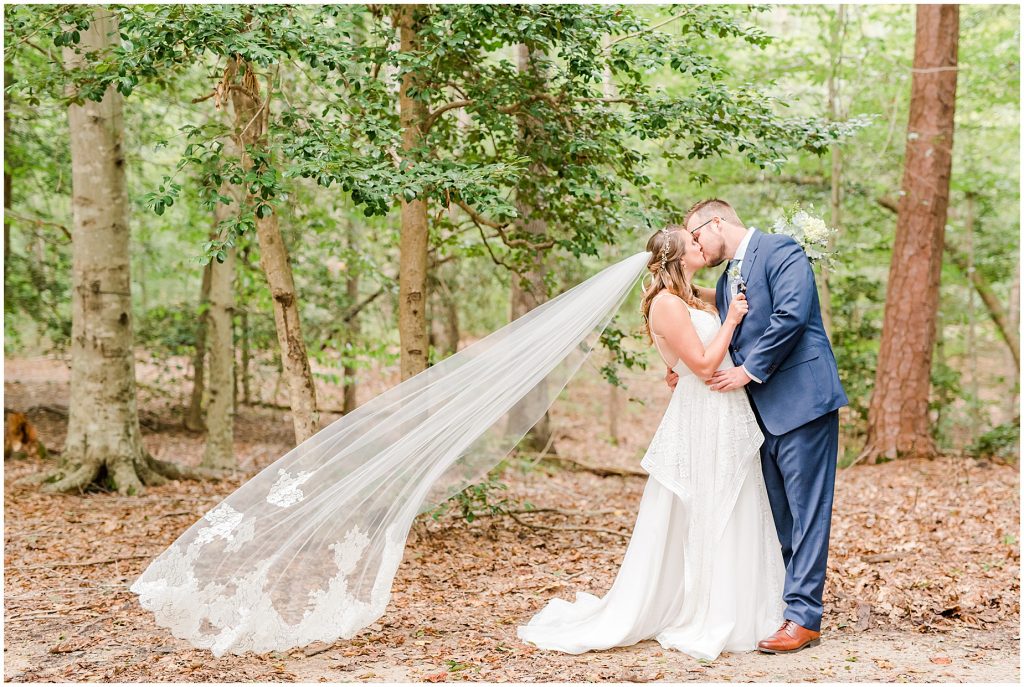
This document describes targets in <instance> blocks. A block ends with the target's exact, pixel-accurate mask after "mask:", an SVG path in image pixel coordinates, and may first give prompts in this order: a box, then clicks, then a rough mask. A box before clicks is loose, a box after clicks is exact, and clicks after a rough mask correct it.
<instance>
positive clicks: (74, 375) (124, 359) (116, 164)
mask: <svg viewBox="0 0 1024 687" xmlns="http://www.w3.org/2000/svg"><path fill="white" fill-rule="evenodd" d="M116 37H117V24H116V17H115V16H114V15H113V14H111V13H110V12H109V11H108V10H106V9H104V8H102V7H101V6H96V8H95V10H94V17H93V21H92V22H91V23H90V26H89V28H88V29H87V30H86V31H83V32H81V42H80V44H79V46H78V47H79V48H80V49H81V51H82V54H80V55H79V54H76V53H75V50H73V49H72V48H69V47H66V48H64V52H63V58H64V64H65V67H66V68H67V69H69V70H70V69H74V68H76V67H80V66H82V65H84V61H85V54H86V53H89V52H93V51H100V50H105V49H108V48H109V47H110V46H111V45H112V43H113V40H115V39H116ZM72 88H73V86H70V85H69V86H68V89H69V90H70V89H72ZM68 124H69V127H70V131H71V179H72V201H71V204H72V215H73V222H72V248H71V250H72V275H71V282H72V296H71V326H72V332H71V401H70V404H69V414H68V431H67V438H66V440H65V444H64V450H63V455H62V459H61V465H60V467H59V468H58V469H57V471H56V472H54V473H53V474H51V475H48V476H46V477H44V479H45V481H47V482H49V483H48V484H46V485H45V487H44V489H46V490H47V491H55V492H71V491H79V490H84V489H85V488H87V487H89V486H90V485H92V484H99V485H101V486H105V487H109V488H113V489H116V490H117V492H118V493H120V494H140V493H142V491H143V485H144V484H159V483H162V482H164V481H165V480H164V476H163V475H166V476H178V475H177V474H176V470H175V468H174V466H173V465H171V464H168V463H163V462H162V461H156V460H154V459H152V458H151V457H150V456H149V455H148V454H147V453H146V451H145V449H144V448H143V446H142V435H141V432H140V430H139V417H138V410H137V406H136V391H135V356H134V348H133V343H134V339H133V335H132V308H131V305H132V304H131V265H130V260H129V255H130V251H129V242H130V238H131V236H130V230H129V227H128V217H129V205H128V193H127V180H126V175H125V165H126V159H125V151H124V120H123V115H122V97H121V95H120V94H119V93H117V92H116V91H115V90H114V88H113V87H109V88H108V89H107V92H106V93H105V94H104V97H103V100H102V101H100V102H95V101H92V100H85V101H83V104H81V105H76V104H72V105H71V106H70V107H69V108H68ZM161 473H162V474H161Z"/></svg>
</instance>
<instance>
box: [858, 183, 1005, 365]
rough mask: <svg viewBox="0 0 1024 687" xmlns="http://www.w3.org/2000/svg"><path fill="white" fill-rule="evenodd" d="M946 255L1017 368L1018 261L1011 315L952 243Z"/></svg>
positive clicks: (887, 202) (892, 204)
mask: <svg viewBox="0 0 1024 687" xmlns="http://www.w3.org/2000/svg"><path fill="white" fill-rule="evenodd" d="M877 201H878V204H879V205H881V206H882V207H884V208H885V209H886V210H889V211H891V212H898V207H897V204H896V201H894V200H892V199H891V198H885V197H882V198H878V199H877ZM945 251H946V254H947V255H949V258H950V260H952V261H953V264H954V265H956V266H957V268H958V269H959V270H960V271H961V272H963V273H964V276H965V277H967V279H968V280H969V281H970V282H971V284H972V285H973V286H974V290H975V291H976V292H977V294H978V297H979V298H980V299H981V302H982V303H983V304H984V305H985V309H986V310H988V315H989V317H990V318H991V319H992V323H993V324H994V325H995V326H996V329H998V330H999V335H1000V336H1001V337H1002V338H1003V342H1004V343H1005V344H1006V348H1007V350H1008V351H1009V352H1010V355H1011V356H1012V357H1013V361H1014V365H1016V366H1017V367H1020V336H1019V333H1018V332H1019V328H1018V327H1019V322H1020V305H1019V299H1020V260H1018V261H1017V266H1016V270H1015V272H1014V275H1015V276H1014V281H1013V287H1012V288H1011V290H1010V312H1009V314H1007V312H1006V309H1004V308H1003V304H1002V303H1001V302H1000V300H999V298H998V296H996V294H995V293H994V292H993V291H992V287H991V286H989V284H988V282H987V281H985V278H984V277H983V276H982V275H981V273H980V272H978V270H974V271H968V269H967V257H966V256H965V255H964V254H963V253H961V252H960V250H959V249H958V248H957V247H956V244H955V243H948V244H946V246H945Z"/></svg>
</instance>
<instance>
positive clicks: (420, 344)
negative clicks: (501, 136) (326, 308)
mask: <svg viewBox="0 0 1024 687" xmlns="http://www.w3.org/2000/svg"><path fill="white" fill-rule="evenodd" d="M423 11H424V8H423V7H422V6H419V5H399V6H398V7H397V9H396V11H395V23H396V24H397V25H398V29H399V36H400V50H401V51H402V52H403V53H415V52H418V51H419V49H420V39H419V35H418V31H419V15H420V13H421V12H423ZM417 82H418V75H417V74H416V72H415V71H408V72H406V73H405V74H404V75H403V76H402V84H401V87H400V89H399V92H398V101H399V108H400V112H401V124H402V157H403V158H406V157H409V156H411V155H413V154H414V153H413V151H414V150H415V149H417V148H419V147H420V145H422V140H423V132H424V131H425V128H426V121H427V107H426V104H425V103H424V102H423V101H422V100H418V99H416V98H415V97H413V95H412V94H411V93H410V91H413V92H414V91H415V90H416V86H417ZM428 237H429V225H428V220H427V203H426V201H425V200H422V199H420V198H416V199H415V200H411V201H410V200H406V199H405V198H402V232H401V239H400V241H399V254H400V255H399V268H398V275H399V276H398V336H399V340H400V343H401V349H402V353H401V369H402V379H403V380H405V379H408V378H409V377H412V376H414V375H416V374H418V373H420V372H422V371H423V370H425V369H427V353H428V342H427V314H426V305H427V240H428Z"/></svg>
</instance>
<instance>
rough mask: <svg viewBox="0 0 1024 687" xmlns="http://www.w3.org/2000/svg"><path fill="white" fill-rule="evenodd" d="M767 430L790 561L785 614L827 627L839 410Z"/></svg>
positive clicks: (767, 462)
mask: <svg viewBox="0 0 1024 687" xmlns="http://www.w3.org/2000/svg"><path fill="white" fill-rule="evenodd" d="M754 415H755V416H756V417H757V422H758V424H759V425H760V426H761V431H762V432H763V433H764V437H765V441H764V444H763V445H762V446H761V469H762V471H763V472H764V483H765V487H766V488H767V490H768V500H769V501H770V503H771V507H772V516H773V517H774V519H775V528H776V530H778V533H779V542H780V543H781V544H782V560H783V562H784V563H785V564H786V584H785V587H784V589H783V601H785V603H786V611H785V613H784V614H783V617H785V618H789V619H790V620H793V621H795V622H796V623H797V624H799V625H801V626H803V627H805V628H807V629H808V630H814V631H815V632H820V631H821V613H822V601H821V596H822V592H823V591H824V589H825V569H826V566H827V563H828V539H829V533H830V531H831V529H832V496H833V494H834V491H835V482H836V461H837V459H838V454H839V411H838V410H833V411H832V412H830V413H826V414H825V415H822V416H821V417H819V418H818V419H816V420H811V421H810V422H808V423H807V424H805V425H802V426H800V427H797V428H796V429H794V430H793V431H791V432H787V433H786V434H782V435H773V434H770V433H769V432H768V430H767V429H765V427H764V423H762V422H761V416H760V415H758V414H757V409H756V408H754Z"/></svg>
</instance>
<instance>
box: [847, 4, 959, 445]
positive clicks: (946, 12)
mask: <svg viewBox="0 0 1024 687" xmlns="http://www.w3.org/2000/svg"><path fill="white" fill-rule="evenodd" d="M958 38H959V7H958V6H957V5H918V6H917V31H916V40H915V45H914V72H913V77H912V80H911V96H910V120H909V125H908V128H907V144H906V155H905V162H904V172H903V183H902V192H903V193H902V196H901V198H900V201H899V208H898V219H897V226H896V241H895V245H894V247H893V255H892V264H891V265H890V268H889V283H888V289H887V296H886V303H885V318H884V322H883V325H882V340H881V346H880V350H879V354H878V366H877V372H876V376H875V390H874V393H873V394H872V397H871V404H870V406H869V409H868V436H867V443H866V445H865V447H864V451H863V453H862V454H861V459H866V460H867V461H868V462H875V461H878V460H885V459H893V458H897V457H900V456H904V455H915V456H928V457H931V456H934V455H935V453H936V446H935V442H934V440H933V439H932V434H931V427H930V421H929V413H928V398H929V394H930V391H931V368H932V358H933V354H934V348H935V338H936V316H937V313H938V304H939V281H940V277H941V270H942V254H943V247H944V240H945V226H946V210H947V206H948V203H949V177H950V169H951V166H952V159H953V121H954V120H953V115H954V109H955V106H956V80H957V71H956V70H957V44H958Z"/></svg>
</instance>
